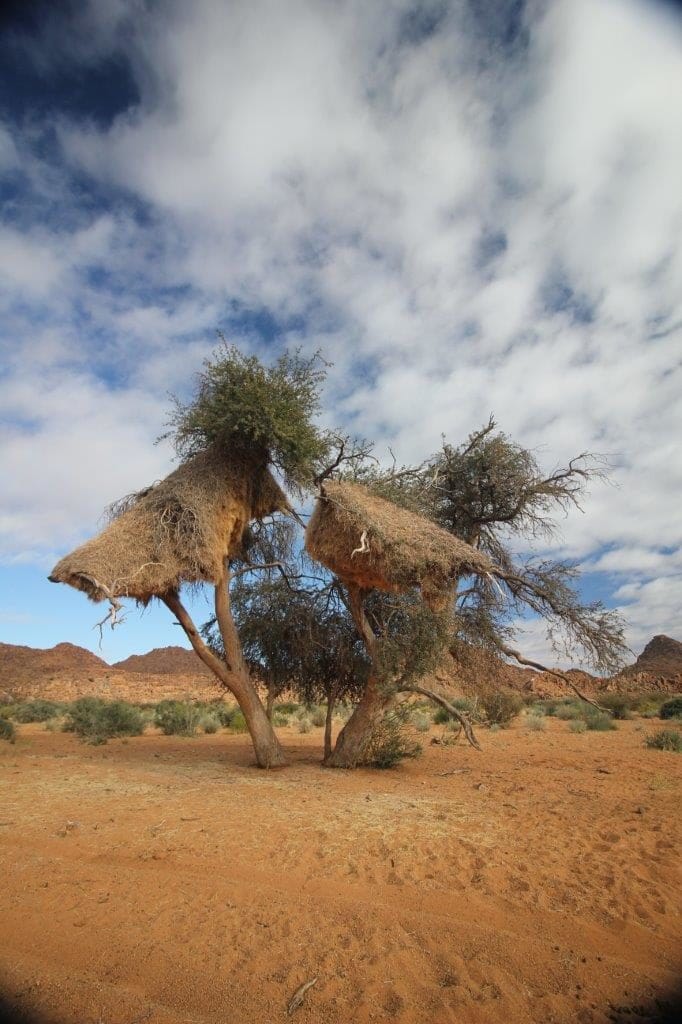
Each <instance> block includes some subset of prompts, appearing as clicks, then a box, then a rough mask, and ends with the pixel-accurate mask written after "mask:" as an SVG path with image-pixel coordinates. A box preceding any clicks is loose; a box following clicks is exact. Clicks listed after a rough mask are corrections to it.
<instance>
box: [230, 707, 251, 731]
mask: <svg viewBox="0 0 682 1024" xmlns="http://www.w3.org/2000/svg"><path fill="white" fill-rule="evenodd" d="M248 728H249V727H248V725H247V724H246V719H245V718H244V713H243V711H241V710H240V709H239V708H236V709H235V710H234V711H233V712H232V714H231V715H230V725H229V729H230V732H247V730H248Z"/></svg>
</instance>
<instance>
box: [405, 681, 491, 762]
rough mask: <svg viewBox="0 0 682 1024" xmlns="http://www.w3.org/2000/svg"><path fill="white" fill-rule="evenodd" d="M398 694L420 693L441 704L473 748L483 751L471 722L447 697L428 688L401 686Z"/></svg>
mask: <svg viewBox="0 0 682 1024" xmlns="http://www.w3.org/2000/svg"><path fill="white" fill-rule="evenodd" d="M397 692H398V693H419V694H421V695H422V697H428V698H429V700H432V701H434V703H436V704H440V706H441V707H442V708H444V710H445V711H447V713H448V714H449V715H452V717H453V718H455V719H456V720H457V721H458V722H459V724H460V725H461V726H462V729H463V730H464V735H465V736H466V738H467V740H468V741H469V743H470V744H471V746H472V747H475V748H476V750H480V749H481V745H480V743H479V742H478V740H477V739H476V737H475V735H474V730H473V729H472V727H471V722H470V721H469V719H468V718H467V716H466V715H464V714H462V712H461V711H458V710H457V708H456V707H454V705H452V704H451V703H450V701H449V700H446V699H445V697H441V695H440V694H439V693H434V691H433V690H427V689H426V687H424V686H401V687H400V688H399V689H398V691H397Z"/></svg>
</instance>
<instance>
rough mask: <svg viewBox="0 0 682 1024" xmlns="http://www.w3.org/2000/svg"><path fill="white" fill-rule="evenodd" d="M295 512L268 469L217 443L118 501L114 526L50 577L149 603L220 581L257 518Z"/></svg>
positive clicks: (99, 594) (101, 595)
mask: <svg viewBox="0 0 682 1024" xmlns="http://www.w3.org/2000/svg"><path fill="white" fill-rule="evenodd" d="M288 510H289V503H288V502H287V499H286V496H285V494H284V493H283V491H282V490H281V489H280V487H279V486H278V484H277V483H276V481H275V480H274V478H273V477H272V475H271V474H270V473H269V471H268V470H267V468H265V467H264V466H254V465H252V464H249V463H248V462H246V461H244V460H237V459H234V458H230V457H229V456H228V455H226V454H225V453H224V452H222V451H219V450H217V449H213V450H210V451H207V452H203V453H202V454H201V455H197V456H196V457H195V458H193V459H190V460H189V461H187V462H186V463H183V465H181V466H179V467H178V469H176V470H175V471H174V472H172V473H171V474H170V475H169V476H167V477H166V478H165V479H164V480H161V481H160V482H158V483H155V484H153V485H152V486H151V487H147V488H146V489H145V490H143V491H140V492H138V493H136V494H132V495H129V496H128V497H127V498H124V499H122V501H120V502H118V503H116V504H115V505H114V506H112V508H111V511H110V515H111V522H110V523H109V525H108V526H107V527H105V529H104V530H102V532H101V533H100V534H98V535H97V536H96V537H93V538H92V540H89V541H87V542H86V543H85V544H83V545H82V546H81V547H79V548H76V550H75V551H72V552H71V554H69V555H66V556H65V557H64V558H62V559H61V561H60V562H58V563H57V565H56V566H55V567H54V569H53V570H52V574H51V575H50V577H49V578H50V580H51V581H52V582H53V583H68V584H69V585H70V586H72V587H75V588H76V589H77V590H82V591H84V592H85V593H86V594H87V595H88V597H89V598H90V599H91V600H93V601H102V600H111V599H112V598H119V597H133V598H136V599H137V600H138V601H140V602H142V603H146V602H147V601H149V600H150V599H151V598H152V597H155V596H160V595H163V594H167V593H169V592H170V591H173V590H175V589H177V588H178V587H179V586H180V584H181V583H182V582H189V583H196V582H199V581H201V580H203V581H206V582H209V583H217V582H218V581H219V580H220V579H221V577H222V573H223V560H224V558H225V556H226V555H228V554H230V555H234V554H236V553H237V552H238V551H239V549H240V547H241V546H242V541H243V537H244V531H245V530H246V527H247V526H248V524H249V522H250V521H251V520H252V519H254V518H260V517H263V516H265V515H269V514H270V513H272V512H275V511H283V512H286V511H288Z"/></svg>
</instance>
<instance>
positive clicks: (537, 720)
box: [526, 715, 545, 732]
mask: <svg viewBox="0 0 682 1024" xmlns="http://www.w3.org/2000/svg"><path fill="white" fill-rule="evenodd" d="M526 729H528V731H529V732H544V730H545V718H544V715H529V716H528V718H527V719H526Z"/></svg>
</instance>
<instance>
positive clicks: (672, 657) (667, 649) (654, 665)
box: [626, 635, 682, 677]
mask: <svg viewBox="0 0 682 1024" xmlns="http://www.w3.org/2000/svg"><path fill="white" fill-rule="evenodd" d="M626 671H630V672H650V673H652V674H653V675H657V676H670V677H673V676H679V675H681V674H682V643H680V641H679V640H673V639H672V637H669V636H663V635H659V636H655V637H654V638H653V640H650V641H649V643H648V644H647V645H646V647H645V648H644V650H643V651H642V653H641V654H640V656H639V657H638V658H637V661H636V662H635V664H634V665H632V666H631V668H630V669H626Z"/></svg>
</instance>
